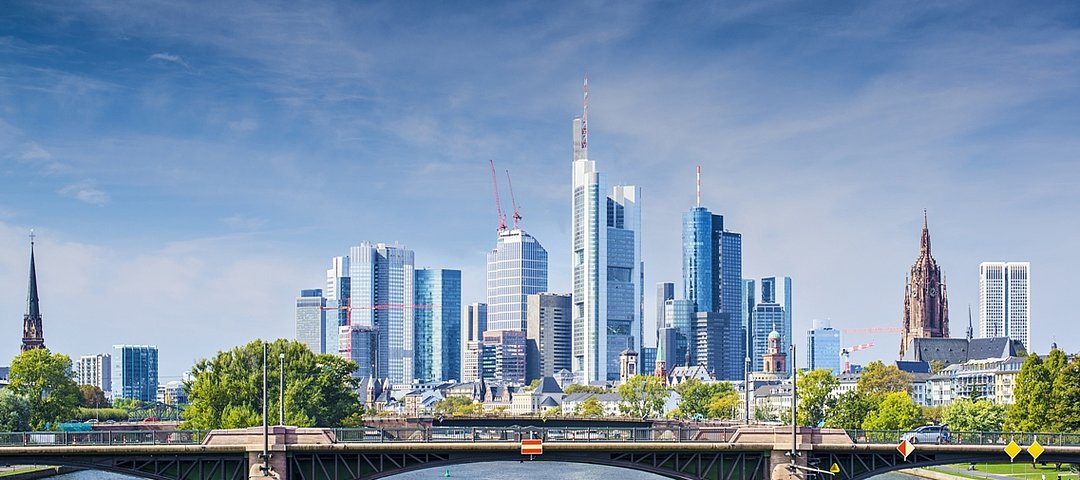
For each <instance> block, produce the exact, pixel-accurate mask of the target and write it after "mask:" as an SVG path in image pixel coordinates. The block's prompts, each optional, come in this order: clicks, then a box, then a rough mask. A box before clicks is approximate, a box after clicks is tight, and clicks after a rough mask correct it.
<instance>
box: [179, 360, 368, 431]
mask: <svg viewBox="0 0 1080 480" xmlns="http://www.w3.org/2000/svg"><path fill="white" fill-rule="evenodd" d="M280 354H284V355H285V359H284V371H285V423H288V424H290V425H296V426H301V427H312V426H320V427H335V426H339V425H341V424H342V422H343V421H344V420H345V419H346V418H349V417H351V416H355V415H359V414H360V412H361V405H360V401H359V397H358V396H357V394H356V388H357V382H356V379H354V378H353V376H352V374H353V372H355V371H356V369H357V366H356V363H353V362H351V361H348V360H344V359H342V358H341V357H338V356H336V355H329V354H322V355H316V354H313V353H311V350H310V349H308V347H307V346H306V345H305V344H303V343H300V342H296V341H290V340H276V341H274V342H273V343H271V344H270V345H269V353H268V355H267V366H268V370H269V374H268V376H269V382H268V383H269V388H268V389H267V397H268V400H269V402H268V403H269V405H268V407H267V410H268V411H269V412H270V415H271V417H273V418H276V417H277V414H276V412H277V411H278V408H279V407H278V405H279V403H278V402H279V400H278V399H279V394H280V391H279V387H278V378H279V375H280V373H281V371H282V370H281V369H282V361H281V360H279V355H280ZM262 372H263V342H262V341H261V340H256V341H253V342H251V343H249V344H247V345H243V346H239V347H236V348H233V349H232V350H229V351H227V352H218V354H217V355H216V356H214V357H213V358H210V359H202V360H199V361H198V362H196V363H195V366H194V367H193V368H192V370H191V374H192V377H193V379H192V380H191V381H190V382H189V383H188V384H187V385H185V389H186V390H187V391H188V399H189V401H190V404H189V405H188V406H187V408H185V409H184V418H186V419H187V421H185V422H184V424H183V425H182V428H189V429H213V428H239V427H250V426H254V425H258V424H260V423H262V416H261V412H262V396H263V392H262V385H263V377H262V375H263V373H262Z"/></svg>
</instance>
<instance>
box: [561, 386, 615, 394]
mask: <svg viewBox="0 0 1080 480" xmlns="http://www.w3.org/2000/svg"><path fill="white" fill-rule="evenodd" d="M609 392H611V390H609V389H607V388H604V387H599V386H596V385H579V384H577V383H572V384H570V385H567V386H566V388H564V389H563V393H564V394H566V395H572V394H575V393H609Z"/></svg>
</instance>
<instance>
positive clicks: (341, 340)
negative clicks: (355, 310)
mask: <svg viewBox="0 0 1080 480" xmlns="http://www.w3.org/2000/svg"><path fill="white" fill-rule="evenodd" d="M337 339H338V346H337V352H338V355H340V356H341V358H344V359H346V360H352V361H353V362H356V365H357V366H358V367H359V368H357V370H356V371H355V372H353V377H355V378H368V377H375V378H378V377H377V376H376V375H375V373H376V372H375V370H376V369H375V365H376V354H377V352H378V348H379V345H378V343H379V336H378V333H377V332H376V330H375V327H369V326H366V325H345V326H343V327H338V335H337Z"/></svg>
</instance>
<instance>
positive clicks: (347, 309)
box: [322, 303, 432, 325]
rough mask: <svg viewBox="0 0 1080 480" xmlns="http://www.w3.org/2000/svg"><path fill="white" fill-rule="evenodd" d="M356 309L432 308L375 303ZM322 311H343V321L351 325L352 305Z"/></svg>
mask: <svg viewBox="0 0 1080 480" xmlns="http://www.w3.org/2000/svg"><path fill="white" fill-rule="evenodd" d="M356 308H357V309H361V310H402V309H405V308H432V305H431V304H425V303H414V304H404V303H376V304H375V305H361V306H357V307H356ZM322 309H323V310H337V311H342V310H344V311H345V321H346V322H347V323H348V325H352V309H353V307H352V305H350V304H345V305H341V306H338V307H322Z"/></svg>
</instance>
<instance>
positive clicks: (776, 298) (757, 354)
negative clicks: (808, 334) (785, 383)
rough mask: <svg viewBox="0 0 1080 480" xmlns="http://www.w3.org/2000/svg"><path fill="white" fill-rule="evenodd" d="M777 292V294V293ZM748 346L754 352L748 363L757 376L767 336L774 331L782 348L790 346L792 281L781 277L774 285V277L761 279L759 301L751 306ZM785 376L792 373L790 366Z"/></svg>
mask: <svg viewBox="0 0 1080 480" xmlns="http://www.w3.org/2000/svg"><path fill="white" fill-rule="evenodd" d="M778 290H779V292H778ZM751 317H752V318H751V326H752V328H751V331H752V335H751V338H750V344H751V346H752V348H753V351H752V352H751V354H750V361H751V362H752V364H753V370H754V371H755V372H760V371H762V370H763V369H764V368H765V365H764V361H763V360H762V355H765V353H766V350H767V349H768V338H769V333H770V332H772V331H773V330H776V331H777V332H778V333H779V334H780V338H781V345H784V346H785V347H786V346H787V345H789V344H791V341H792V337H791V335H792V332H791V277H781V278H780V284H779V285H777V278H776V277H767V278H762V279H761V301H760V302H759V303H757V304H756V305H754V310H753V313H752V315H751ZM787 370H788V371H787V372H785V373H788V374H790V373H791V371H790V370H791V367H790V363H789V364H788V366H787Z"/></svg>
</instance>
